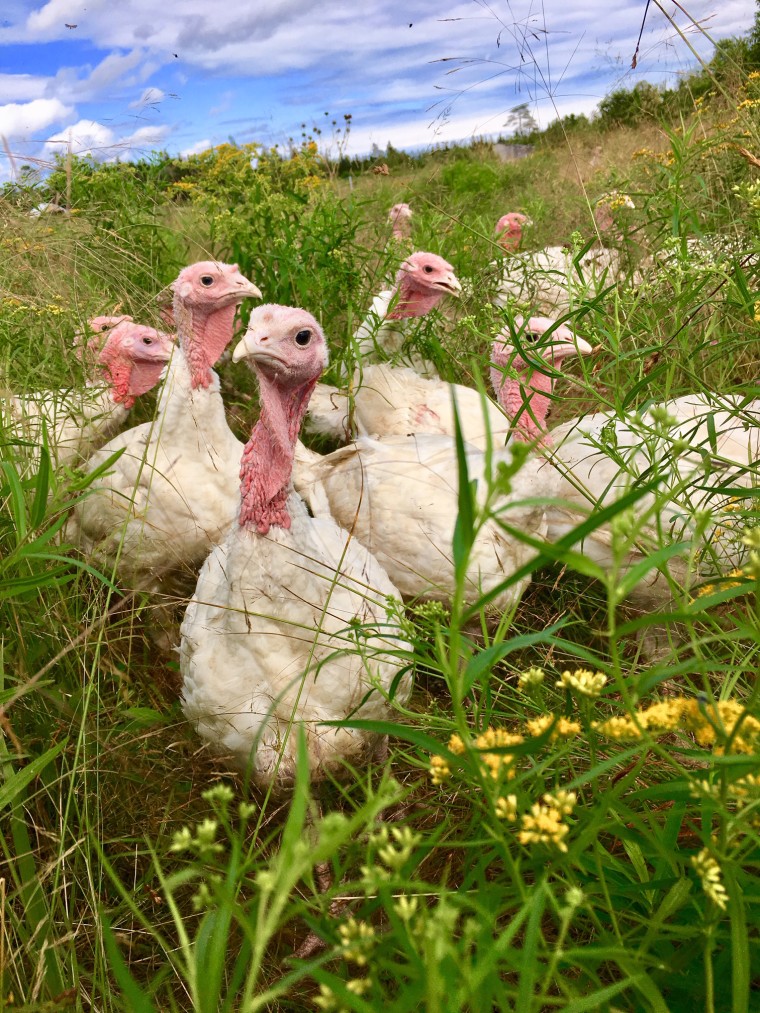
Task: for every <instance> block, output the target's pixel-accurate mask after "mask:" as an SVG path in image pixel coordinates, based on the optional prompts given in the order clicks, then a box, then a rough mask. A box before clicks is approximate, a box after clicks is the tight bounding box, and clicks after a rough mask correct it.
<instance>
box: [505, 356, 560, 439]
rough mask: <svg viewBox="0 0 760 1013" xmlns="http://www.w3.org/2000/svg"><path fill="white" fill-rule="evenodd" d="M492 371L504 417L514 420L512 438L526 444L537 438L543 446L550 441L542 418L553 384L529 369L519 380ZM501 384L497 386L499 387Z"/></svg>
mask: <svg viewBox="0 0 760 1013" xmlns="http://www.w3.org/2000/svg"><path fill="white" fill-rule="evenodd" d="M491 372H492V380H493V385H494V387H495V389H496V394H497V397H498V399H499V404H500V405H501V407H502V408H503V409H504V413H505V415H507V416H508V417H509V418H510V419H513V420H514V423H515V428H514V432H513V435H514V438H515V439H516V440H521V441H522V442H525V443H529V442H532V441H533V440H536V439H539V438H540V439H541V442H542V443H544V444H547V445H548V444H549V443H550V440H549V437H548V434H547V432H546V416H547V413H548V411H549V401H550V395H551V392H552V388H553V386H554V381H553V380H552V378H551V377H550V376H547V375H546V373H539V372H538V371H537V370H533V371H531V372H528V373H526V374H524V375H523V376H522V377H521V378H520V379H519V380H514V379H512V377H509V376H507V377H504V378H503V383H501V381H502V374H501V372H500V371H499V370H497V369H494V370H492V371H491ZM499 384H501V386H499Z"/></svg>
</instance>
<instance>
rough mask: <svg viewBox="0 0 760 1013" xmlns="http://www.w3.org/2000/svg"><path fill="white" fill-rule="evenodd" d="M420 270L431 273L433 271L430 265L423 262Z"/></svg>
mask: <svg viewBox="0 0 760 1013" xmlns="http://www.w3.org/2000/svg"><path fill="white" fill-rule="evenodd" d="M422 270H423V271H424V272H425V274H432V273H433V268H432V266H431V265H430V264H425V266H424V267H423V268H422Z"/></svg>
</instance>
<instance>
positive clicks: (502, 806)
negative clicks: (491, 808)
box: [496, 795, 517, 823]
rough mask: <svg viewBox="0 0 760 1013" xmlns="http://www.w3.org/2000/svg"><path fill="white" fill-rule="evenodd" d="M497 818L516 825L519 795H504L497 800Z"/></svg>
mask: <svg viewBox="0 0 760 1013" xmlns="http://www.w3.org/2000/svg"><path fill="white" fill-rule="evenodd" d="M496 816H497V818H498V819H500V820H509V822H510V823H514V821H515V820H516V819H517V795H503V796H502V797H501V798H497V799H496Z"/></svg>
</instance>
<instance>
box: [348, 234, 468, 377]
mask: <svg viewBox="0 0 760 1013" xmlns="http://www.w3.org/2000/svg"><path fill="white" fill-rule="evenodd" d="M461 291H462V286H461V285H460V284H459V280H458V278H457V276H456V275H455V274H454V268H453V267H452V266H451V264H449V263H448V262H447V261H445V260H444V259H443V257H439V256H438V255H437V254H435V253H425V252H423V251H417V252H416V253H412V254H411V255H410V256H409V257H407V258H406V260H405V261H404V263H403V264H402V265H401V267H400V268H399V271H398V274H397V275H396V284H395V286H394V287H393V288H392V289H386V290H384V291H382V292H380V293H379V295H376V296H375V298H374V299H373V301H372V306H371V307H370V310H369V313H368V314H367V316H366V317H365V318H364V320H363V321H362V323H361V324H360V325H359V327H358V328H357V330H356V333H355V334H354V345H355V353H356V356H357V358H358V360H359V361H360V362H361V363H368V362H375V361H379V362H385V361H390V362H393V363H395V364H396V365H405V366H411V367H412V368H413V369H415V370H416V372H418V373H421V374H422V375H429V376H436V375H437V370H436V368H435V366H434V365H433V363H432V362H430V361H429V359H427V358H426V356H425V351H426V347H427V346H430V344H431V342H432V343H436V342H437V341H438V339H437V338H435V337H431V336H430V334H429V331H430V325H429V323H428V322H427V321H424V320H421V318H424V317H426V315H427V314H428V313H429V312H430V311H431V310H433V309H435V308H436V307H437V306H438V304H439V303H440V301H441V300H442V299H443V298H444V296H446V295H452V296H458V295H459V293H460V292H461Z"/></svg>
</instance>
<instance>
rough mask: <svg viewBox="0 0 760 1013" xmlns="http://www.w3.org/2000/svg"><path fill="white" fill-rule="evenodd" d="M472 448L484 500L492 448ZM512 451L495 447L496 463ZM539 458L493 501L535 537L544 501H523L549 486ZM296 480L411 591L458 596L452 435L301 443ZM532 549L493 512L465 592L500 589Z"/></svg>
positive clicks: (505, 600)
mask: <svg viewBox="0 0 760 1013" xmlns="http://www.w3.org/2000/svg"><path fill="white" fill-rule="evenodd" d="M466 457H467V466H468V473H469V478H470V480H473V479H476V480H477V483H478V485H477V490H478V499H479V501H480V502H481V503H482V502H483V501H484V498H485V496H486V490H487V485H488V483H487V473H486V472H487V460H486V455H485V454H483V453H482V452H481V451H479V450H477V448H475V447H471V446H467V447H466ZM510 460H511V455H510V452H509V451H508V450H502V451H500V452H495V453H494V454H493V461H492V466H493V469H494V471H495V469H496V468H497V466H498V463H499V461H504V462H509V461H510ZM541 464H542V462H541V461H540V460H539V459H536V460H529V461H526V462H525V463H524V465H523V468H522V469H521V470H520V472H519V474H518V475H517V476H516V477H515V478H514V479H513V488H512V491H511V493H510V494H508V495H502V496H500V498H499V501H498V506H497V508H496V509H497V510H498V513H499V516H500V517H501V518H503V519H504V521H505V522H506V523H508V524H510V525H514V526H515V527H517V528H519V529H521V530H523V531H526V532H528V533H529V534H531V535H533V536H535V537H539V538H540V537H542V536H543V535H544V534H545V532H546V521H545V517H544V512H545V508H544V507H543V506H542V505H541V504H536V503H528V504H524V503H522V501H523V500H525V499H529V498H532V497H541V496H545V495H552V492H553V488H554V484H555V480H554V477H553V475H552V473H551V472H549V471H543V470H542V482H541V484H540V485H539V483H538V482H537V475H538V472H539V469H541ZM293 482H294V485H295V487H296V489H297V490H298V491H299V492H300V493H301V495H302V496H303V497H304V499H305V500H306V501H307V503H308V504H309V506H310V508H311V510H312V512H313V513H315V514H319V513H320V512H324V511H327V510H329V512H330V514H331V515H332V516H333V517H334V518H335V520H337V522H338V523H339V524H340V525H341V527H344V528H346V529H347V530H350V531H352V532H353V534H354V535H355V536H356V537H357V538H358V539H359V540H360V541H361V542H362V543H363V544H364V545H366V547H367V548H368V549H369V550H370V551H371V552H372V553H373V555H375V556H376V558H377V559H378V561H379V562H380V564H381V566H383V567H384V568H385V569H386V570H387V572H388V574H389V575H390V578H391V580H392V581H393V582H394V584H396V585H397V586H398V588H399V590H400V591H401V593H402V595H403V596H404V597H405V598H417V597H421V598H429V599H437V600H441V601H448V600H450V599H451V598H452V596H453V594H454V592H455V574H454V561H453V555H452V543H453V538H454V529H455V525H456V521H457V514H458V473H457V459H456V452H455V448H454V442H453V440H452V439H451V438H450V437H447V436H439V435H435V434H426V433H418V434H416V435H412V436H389V437H383V438H382V439H370V438H369V437H359V438H358V439H357V440H356V441H355V442H354V443H352V444H350V445H349V446H348V447H344V448H341V449H340V450H336V451H335V452H334V453H332V454H329V455H327V456H326V457H319V456H318V455H315V454H312V453H311V452H310V451H308V450H306V449H305V448H304V447H302V446H299V447H298V448H297V450H296V467H295V470H294V475H293ZM534 555H535V551H534V550H533V549H532V548H530V547H529V546H527V545H525V544H524V543H523V542H521V541H519V540H518V539H517V538H515V537H513V536H512V535H510V534H508V533H507V532H506V531H504V530H503V529H502V528H501V527H500V525H499V524H498V523H497V521H496V520H495V519H491V520H489V521H487V522H486V523H485V524H484V525H483V527H482V528H481V529H480V531H479V532H478V536H477V538H476V540H475V543H474V545H473V547H472V552H471V556H470V559H469V565H468V567H467V573H466V577H465V585H466V586H465V588H464V591H465V597H466V599H467V600H469V601H475V600H476V599H478V598H479V597H480V595H481V594H484V593H486V592H490V591H492V590H494V589H496V588H497V587H498V586H499V585H501V584H502V583H503V582H504V580H505V578H506V577H507V576H509V575H511V574H512V573H514V572H515V571H516V570H517V569H519V568H520V567H521V566H522V565H523V564H524V563H525V562H527V561H528V560H530V559H532V558H533V557H534ZM527 583H528V578H525V579H523V580H521V581H519V582H517V583H515V584H513V585H511V586H510V587H508V588H506V589H502V590H500V591H499V592H498V594H497V595H496V596H495V598H494V600H493V602H492V604H491V606H490V607H491V608H492V609H494V610H503V609H506V608H508V607H509V606H510V605H511V604H513V603H514V602H515V601H517V600H518V599H519V597H520V595H521V593H522V591H523V590H524V588H525V586H526V585H527Z"/></svg>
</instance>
